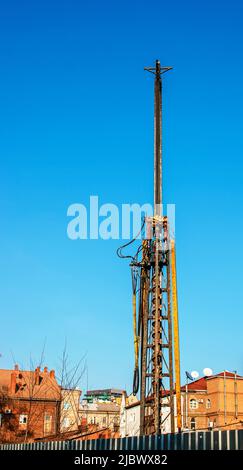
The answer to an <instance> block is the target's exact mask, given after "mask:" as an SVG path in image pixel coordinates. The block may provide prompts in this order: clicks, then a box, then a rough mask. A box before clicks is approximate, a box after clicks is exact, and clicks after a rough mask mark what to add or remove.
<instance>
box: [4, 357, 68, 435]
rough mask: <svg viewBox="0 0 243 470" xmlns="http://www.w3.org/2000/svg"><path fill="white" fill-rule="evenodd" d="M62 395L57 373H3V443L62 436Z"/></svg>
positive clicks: (16, 369)
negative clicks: (54, 435)
mask: <svg viewBox="0 0 243 470" xmlns="http://www.w3.org/2000/svg"><path fill="white" fill-rule="evenodd" d="M60 404H61V391H60V387H59V385H58V383H57V381H56V378H55V372H54V371H53V370H51V371H50V372H49V371H48V369H47V367H45V368H44V370H43V371H41V370H40V368H39V367H37V368H36V369H35V371H23V370H19V367H18V366H17V365H16V366H15V369H14V370H5V369H1V370H0V440H1V441H2V442H4V441H5V442H6V441H18V440H20V441H21V440H23V439H24V440H26V441H28V440H31V439H36V438H45V437H47V436H49V435H52V434H57V433H58V432H59V424H60Z"/></svg>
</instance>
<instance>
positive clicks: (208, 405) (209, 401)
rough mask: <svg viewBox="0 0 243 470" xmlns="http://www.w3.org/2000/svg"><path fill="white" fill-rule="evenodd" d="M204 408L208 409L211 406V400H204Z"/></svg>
mask: <svg viewBox="0 0 243 470" xmlns="http://www.w3.org/2000/svg"><path fill="white" fill-rule="evenodd" d="M206 408H207V409H208V410H209V408H211V400H209V399H208V400H207V401H206Z"/></svg>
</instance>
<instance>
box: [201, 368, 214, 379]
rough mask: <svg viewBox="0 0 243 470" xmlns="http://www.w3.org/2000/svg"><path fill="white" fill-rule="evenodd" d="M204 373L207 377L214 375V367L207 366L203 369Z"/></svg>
mask: <svg viewBox="0 0 243 470" xmlns="http://www.w3.org/2000/svg"><path fill="white" fill-rule="evenodd" d="M203 374H204V375H205V376H206V377H210V375H213V371H212V369H210V368H209V367H205V369H203Z"/></svg>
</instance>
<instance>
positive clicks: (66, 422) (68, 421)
mask: <svg viewBox="0 0 243 470" xmlns="http://www.w3.org/2000/svg"><path fill="white" fill-rule="evenodd" d="M69 426H70V420H69V418H64V420H63V427H64V428H68V427H69Z"/></svg>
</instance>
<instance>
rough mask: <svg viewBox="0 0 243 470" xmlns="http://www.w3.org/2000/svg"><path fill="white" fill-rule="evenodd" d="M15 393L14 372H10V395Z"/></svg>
mask: <svg viewBox="0 0 243 470" xmlns="http://www.w3.org/2000/svg"><path fill="white" fill-rule="evenodd" d="M15 393H16V373H15V372H12V373H11V382H10V395H14V394H15Z"/></svg>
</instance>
